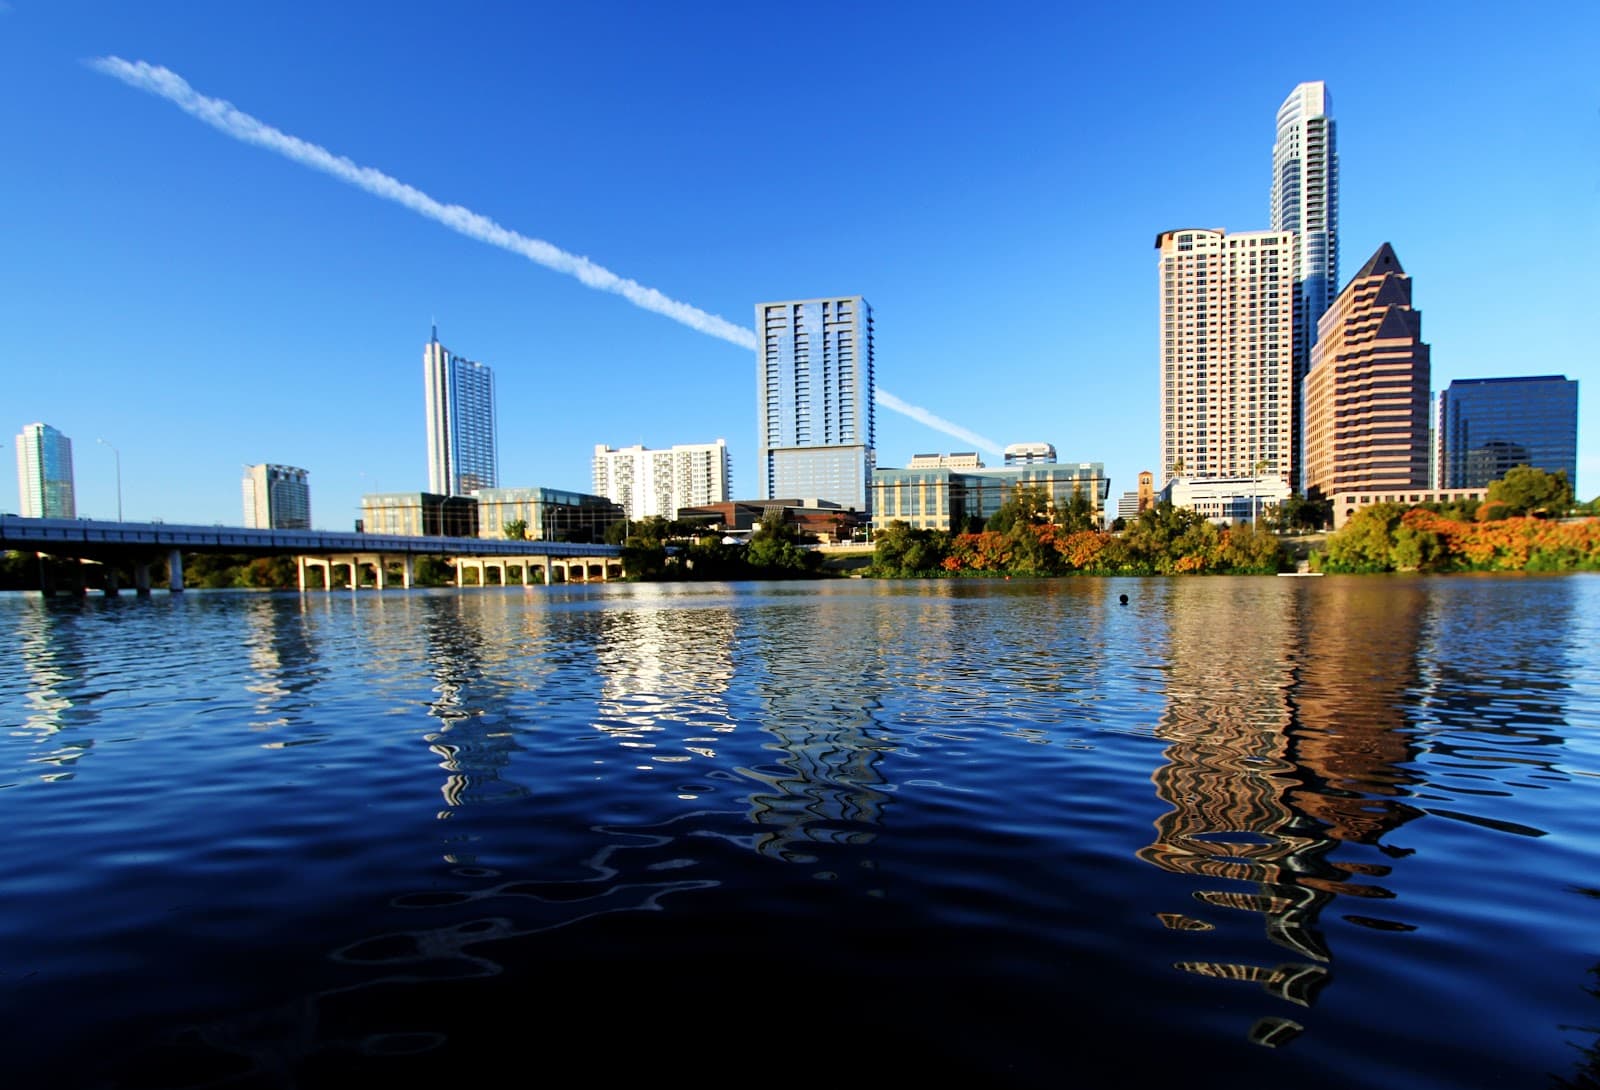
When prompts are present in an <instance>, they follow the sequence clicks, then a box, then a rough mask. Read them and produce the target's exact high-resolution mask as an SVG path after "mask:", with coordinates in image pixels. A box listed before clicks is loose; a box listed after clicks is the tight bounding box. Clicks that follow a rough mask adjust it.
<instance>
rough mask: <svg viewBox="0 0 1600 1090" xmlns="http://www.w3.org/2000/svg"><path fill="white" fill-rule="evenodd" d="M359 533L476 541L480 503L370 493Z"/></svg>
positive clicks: (363, 499) (427, 495)
mask: <svg viewBox="0 0 1600 1090" xmlns="http://www.w3.org/2000/svg"><path fill="white" fill-rule="evenodd" d="M356 529H357V530H359V531H362V532H365V533H369V534H399V535H401V536H403V537H477V536H478V502H477V501H476V500H475V499H473V498H472V497H471V496H445V495H441V494H440V493H437V492H370V493H368V494H367V495H365V496H362V497H361V521H360V523H359V524H358V525H357V526H356Z"/></svg>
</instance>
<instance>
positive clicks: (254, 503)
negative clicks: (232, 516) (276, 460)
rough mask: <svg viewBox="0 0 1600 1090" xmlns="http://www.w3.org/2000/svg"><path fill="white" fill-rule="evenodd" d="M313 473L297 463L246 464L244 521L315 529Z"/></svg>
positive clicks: (254, 524)
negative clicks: (286, 464)
mask: <svg viewBox="0 0 1600 1090" xmlns="http://www.w3.org/2000/svg"><path fill="white" fill-rule="evenodd" d="M309 476H310V475H309V474H308V473H306V471H305V470H303V469H300V468H298V467H296V466H280V465H273V464H272V463H270V462H263V463H261V464H260V465H253V466H245V467H244V481H243V483H242V486H241V487H242V491H243V493H244V524H245V526H246V528H248V529H254V530H309V529H311V486H310V484H309V483H307V478H308V477H309Z"/></svg>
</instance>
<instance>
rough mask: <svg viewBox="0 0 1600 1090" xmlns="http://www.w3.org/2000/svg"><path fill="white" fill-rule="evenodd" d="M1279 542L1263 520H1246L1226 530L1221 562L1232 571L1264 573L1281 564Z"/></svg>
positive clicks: (1281, 548)
mask: <svg viewBox="0 0 1600 1090" xmlns="http://www.w3.org/2000/svg"><path fill="white" fill-rule="evenodd" d="M1283 556H1284V551H1283V543H1282V542H1281V541H1279V540H1278V535H1277V534H1275V533H1273V532H1272V530H1271V529H1269V528H1268V527H1267V526H1266V524H1265V523H1262V522H1247V523H1244V524H1243V525H1240V526H1234V527H1232V528H1231V529H1229V530H1228V532H1227V535H1226V540H1225V541H1224V542H1223V545H1222V562H1223V564H1225V565H1226V566H1227V567H1228V568H1229V569H1230V570H1232V571H1236V572H1256V573H1259V574H1266V573H1268V572H1275V571H1278V570H1279V569H1281V568H1282V567H1283Z"/></svg>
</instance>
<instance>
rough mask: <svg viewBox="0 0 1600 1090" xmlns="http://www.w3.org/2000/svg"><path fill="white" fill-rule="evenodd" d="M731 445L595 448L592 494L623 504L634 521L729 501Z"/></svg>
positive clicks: (599, 446)
mask: <svg viewBox="0 0 1600 1090" xmlns="http://www.w3.org/2000/svg"><path fill="white" fill-rule="evenodd" d="M732 464H733V463H732V460H731V459H730V458H729V456H728V444H727V442H726V441H724V440H722V439H718V440H717V441H716V442H715V443H678V444H676V445H674V446H672V447H670V448H668V449H665V450H650V449H647V448H646V447H645V446H644V445H643V444H640V445H639V446H634V447H623V448H622V449H621V450H615V449H613V448H611V447H608V446H606V445H605V444H603V443H597V444H595V448H594V462H593V466H594V494H595V495H597V496H604V497H605V498H606V499H608V500H610V501H611V502H612V503H616V504H620V505H621V506H622V509H623V511H624V512H625V513H626V514H627V517H628V518H630V519H634V520H638V519H646V518H650V517H651V516H658V517H660V518H664V519H675V518H677V517H678V509H679V508H680V507H703V506H706V505H707V504H713V503H727V502H728V500H730V499H732V498H733V497H732V496H731V495H730V494H729V487H730V485H729V482H730V481H731V480H732V479H733V469H732Z"/></svg>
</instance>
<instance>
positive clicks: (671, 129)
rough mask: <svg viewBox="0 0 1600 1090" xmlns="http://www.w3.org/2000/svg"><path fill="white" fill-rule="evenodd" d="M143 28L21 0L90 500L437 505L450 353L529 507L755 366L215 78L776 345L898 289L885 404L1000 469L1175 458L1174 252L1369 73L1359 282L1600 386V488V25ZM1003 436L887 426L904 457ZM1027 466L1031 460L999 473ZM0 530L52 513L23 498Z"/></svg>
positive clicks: (283, 21) (51, 338)
mask: <svg viewBox="0 0 1600 1090" xmlns="http://www.w3.org/2000/svg"><path fill="white" fill-rule="evenodd" d="M1073 8H1074V6H1073V5H1068V4H1058V3H1039V4H1016V3H1004V2H1001V3H991V4H986V5H981V6H974V5H970V4H962V5H956V4H946V3H924V4H920V5H910V4H845V3H831V2H820V3H811V4H806V5H801V6H784V5H752V4H736V3H694V2H684V3H673V4H667V3H606V2H598V3H585V4H567V3H563V4H546V3H527V4H512V3H502V4H488V3H462V4H452V5H443V4H439V5H427V4H408V3H396V2H392V0H391V2H386V3H341V4H337V5H333V4H321V3H301V2H299V0H278V2H274V3H229V4H209V5H202V4H193V3H169V2H162V0H151V2H146V3H140V4H127V3H111V2H106V3H91V2H75V0H0V69H3V71H5V72H6V77H7V78H6V90H5V92H4V93H0V142H3V146H4V147H5V149H6V156H5V165H4V167H0V257H3V260H0V323H3V326H4V329H5V334H6V340H7V342H8V349H9V350H8V352H7V363H6V365H5V382H4V386H3V390H4V394H3V399H0V404H3V405H4V407H5V414H4V415H5V417H6V419H4V420H0V430H3V432H4V436H3V440H0V441H4V442H5V445H6V448H7V451H6V460H7V462H8V463H9V464H14V461H15V453H14V449H13V447H14V439H13V437H14V436H15V435H16V434H17V432H18V431H20V429H21V427H22V426H23V425H24V424H27V423H29V422H31V421H35V420H42V421H44V422H46V423H49V424H53V425H54V426H56V427H57V428H60V429H61V430H62V431H63V432H65V433H66V434H67V435H68V436H70V437H71V438H72V440H73V443H74V455H75V459H74V460H75V466H76V476H77V485H78V511H79V514H80V515H86V516H92V517H101V518H114V517H115V516H116V509H117V495H116V468H117V466H116V455H114V454H113V453H112V450H111V449H109V448H108V447H107V446H102V445H99V444H97V442H96V440H97V439H99V438H103V439H104V440H105V441H106V442H107V443H108V444H111V446H113V447H115V449H116V450H117V451H119V452H120V461H121V475H122V501H123V508H124V513H125V517H126V518H128V519H130V520H134V519H138V520H143V519H149V518H163V519H165V520H166V521H168V522H192V523H200V524H209V523H213V522H222V523H227V524H230V525H236V524H238V523H239V522H240V521H241V520H242V513H241V506H240V493H239V479H240V475H241V472H240V471H241V467H242V466H243V465H244V464H246V463H251V462H260V461H273V462H286V463H289V464H292V465H298V466H302V467H304V468H306V469H307V470H309V471H310V481H311V489H312V512H313V521H314V523H315V524H316V525H318V526H321V527H326V528H330V529H344V528H348V527H349V526H350V525H351V520H352V519H353V518H354V517H355V516H356V513H357V511H356V509H357V507H358V504H359V497H360V495H361V493H363V492H368V491H376V490H385V491H398V490H402V489H407V490H409V489H420V488H423V487H425V486H426V481H427V468H426V454H425V434H424V430H423V387H422V348H423V344H424V342H425V341H426V339H427V336H428V330H429V326H430V323H431V322H433V321H435V320H436V321H437V322H438V324H439V331H440V339H441V340H443V341H444V343H445V344H446V345H447V346H449V347H450V349H451V350H452V351H455V352H457V353H460V354H462V355H465V356H467V357H469V358H472V359H477V360H481V361H482V362H484V363H487V364H489V365H490V366H492V367H493V368H494V370H495V375H496V381H497V387H498V396H499V432H500V460H501V483H502V484H504V485H507V486H549V487H557V488H567V489H577V490H580V491H587V490H588V489H589V488H590V472H589V462H590V457H591V454H592V451H593V447H594V445H595V444H596V443H607V444H610V445H612V446H624V445H629V444H633V443H641V442H642V443H644V444H645V445H647V446H669V445H671V444H673V443H698V442H709V441H712V440H715V439H717V438H723V439H726V440H727V442H728V444H729V447H730V449H731V451H732V455H733V472H734V492H735V494H736V495H738V496H740V497H746V496H753V495H755V494H756V491H757V479H756V474H755V465H754V460H755V453H756V452H755V444H756V421H755V358H754V353H753V352H752V351H750V350H748V349H745V348H740V347H738V346H736V345H734V344H731V343H729V342H728V341H726V340H721V339H717V338H715V337H712V336H708V335H706V334H704V333H701V332H697V331H695V330H694V329H691V328H688V327H686V326H684V325H682V324H679V323H677V322H674V321H671V320H669V319H667V318H665V317H662V316H661V315H659V314H655V313H651V312H649V311H646V310H643V309H640V308H638V307H635V306H633V305H631V304H630V303H629V302H627V301H626V300H624V299H622V298H620V297H619V296H617V295H614V294H609V293H605V292H601V291H596V290H594V289H592V288H590V287H587V286H585V285H584V284H582V283H580V282H579V281H578V280H576V279H574V278H572V277H570V276H567V275H563V274H561V273H559V272H556V271H552V270H551V269H548V268H545V267H542V266H540V265H538V264H535V263H533V262H530V261H529V260H527V259H526V258H524V257H521V256H517V255H515V254H512V253H508V252H505V251H504V250H501V249H497V248H495V247H492V246H489V245H486V244H484V243H483V242H480V241H476V240H474V239H471V238H467V237H463V236H462V235H461V234H458V233H455V232H452V231H451V230H449V229H447V228H446V227H444V226H441V225H440V224H439V223H436V222H433V221H431V220H429V219H427V218H424V217H423V216H420V215H418V214H417V213H416V212H414V211H411V210H409V209H407V208H403V207H400V206H399V205H396V204H394V203H390V202H386V201H384V200H381V199H379V198H377V197H375V196H372V195H370V194H369V193H366V192H363V191H362V190H360V189H358V188H356V187H354V186H351V185H348V184H345V183H343V182H340V181H338V180H336V179H334V178H332V177H329V176H328V175H326V174H322V173H318V172H316V171H313V170H310V169H308V168H306V167H305V166H303V165H300V164H298V163H295V162H292V161H290V160H288V159H286V158H283V157H282V156H280V155H277V154H274V153H272V152H271V151H268V150H264V149H262V148H260V147H254V146H249V145H247V144H244V143H240V142H238V141H235V140H232V139H229V138H228V137H227V136H225V135H223V134H222V133H220V132H218V131H216V130H215V129H213V128H211V127H208V126H207V125H205V124H203V123H201V122H200V121H197V120H196V119H195V118H193V117H191V116H189V115H188V114H186V113H184V112H182V111H181V110H179V109H178V108H177V107H175V106H174V105H172V104H171V103H169V102H167V101H164V100H162V99H160V98H158V97H155V96H154V95H151V94H147V93H145V92H143V91H140V90H136V89H134V88H133V87H130V86H128V85H126V84H124V83H122V82H119V81H118V80H117V79H114V78H111V77H110V76H108V75H106V74H103V73H102V72H99V71H96V70H95V69H94V68H93V67H91V66H90V65H88V64H87V63H86V62H88V61H90V60H92V59H94V58H98V57H106V56H116V57H121V58H124V59H126V60H128V61H145V62H148V63H149V64H152V65H159V66H164V67H165V68H168V69H170V70H172V71H173V72H175V73H177V74H178V75H180V76H182V77H183V79H185V80H186V81H188V83H189V84H190V85H192V87H193V88H194V89H195V91H197V92H199V93H200V94H202V95H206V96H211V97H214V98H219V99H225V100H227V101H228V102H231V103H232V104H233V105H234V106H235V107H236V108H237V109H239V110H241V111H244V112H245V113H247V114H250V115H252V116H253V117H255V118H258V119H259V120H261V121H262V122H264V123H266V124H268V125H271V126H273V127H275V128H277V129H279V130H281V131H283V132H285V133H288V134H291V135H293V136H296V137H298V138H300V139H302V140H305V141H308V142H310V143H313V144H316V145H320V146H321V147H323V148H326V149H328V150H329V151H330V152H332V153H334V154H336V155H341V156H345V157H348V158H349V159H351V160H353V161H354V162H355V163H357V164H360V165H362V166H367V167H371V168H374V169H376V170H378V171H381V172H383V173H384V174H387V175H389V176H391V177H393V178H395V179H398V180H399V181H401V182H404V183H407V184H409V185H411V186H413V187H415V188H416V189H418V190H421V191H422V192H424V193H426V194H428V195H429V196H431V197H433V198H435V199H436V200H438V201H441V202H443V203H446V204H459V205H462V206H464V207H465V208H467V209H470V210H472V211H473V212H476V213H478V214H480V215H482V216H485V217H487V218H489V219H491V220H493V221H495V222H496V223H498V224H500V225H502V226H503V227H505V228H508V229H510V230H512V231H516V232H518V233H520V234H522V235H524V236H528V237H531V238H536V239H542V240H544V241H547V242H549V243H551V244H552V245H554V246H556V247H559V248H560V249H562V250H564V251H567V252H569V253H572V254H578V255H582V256H585V257H587V258H589V259H590V260H591V261H593V262H596V263H598V264H599V265H601V266H604V267H605V268H606V269H609V270H611V271H612V272H614V273H616V274H618V275H619V276H622V277H627V278H631V279H633V280H636V281H638V282H639V283H640V284H643V285H645V286H647V287H650V288H654V289H656V290H658V291H660V292H662V293H663V294H665V295H666V296H668V297H670V298H672V299H675V300H679V301H682V302H684V303H688V304H690V305H692V306H694V307H697V308H699V309H701V310H704V311H706V312H708V313H710V314H713V315H718V316H720V317H722V318H724V319H726V320H728V321H729V322H732V323H735V324H737V325H740V326H750V325H752V324H753V321H754V309H755V305H756V303H758V302H761V301H764V300H775V299H786V298H811V297H816V296H822V295H835V294H837V295H849V294H861V295H864V296H866V298H867V300H868V301H869V302H870V303H871V304H872V307H873V310H874V316H875V320H876V348H877V357H876V359H877V376H878V383H879V386H880V388H881V389H883V390H887V391H889V392H891V393H892V394H893V395H895V396H896V397H898V398H900V399H901V400H902V401H905V402H909V403H911V404H913V405H916V406H920V407H921V408H923V409H925V410H926V411H927V412H929V413H932V414H934V415H936V416H937V417H940V418H942V419H944V420H947V421H950V422H952V423H954V424H956V425H958V426H959V427H960V428H963V429H965V430H967V431H969V432H972V433H976V434H978V435H981V436H984V437H986V438H989V439H992V440H993V441H995V442H997V443H999V444H1002V445H1003V444H1006V443H1012V442H1023V441H1038V440H1043V441H1046V442H1051V443H1054V444H1055V446H1056V448H1057V450H1058V452H1059V454H1060V457H1061V459H1062V460H1063V461H1074V462H1076V461H1093V462H1103V463H1105V466H1106V469H1107V472H1108V473H1109V475H1110V477H1111V480H1112V492H1113V495H1114V496H1115V494H1117V493H1120V492H1122V491H1124V490H1127V489H1131V488H1133V487H1134V485H1135V477H1136V474H1137V473H1138V472H1139V471H1140V470H1142V469H1151V470H1155V469H1156V468H1157V467H1156V465H1155V461H1156V459H1157V430H1156V405H1157V378H1156V344H1157V329H1156V305H1157V299H1156V260H1155V257H1156V255H1155V251H1154V249H1153V243H1154V239H1155V236H1156V234H1157V232H1159V231H1161V230H1164V229H1168V228H1174V227H1185V226H1193V227H1221V228H1226V229H1228V230H1230V231H1236V230H1251V229H1262V228H1265V227H1266V226H1267V194H1268V185H1269V182H1270V163H1271V148H1272V138H1273V127H1274V114H1275V112H1276V110H1277V107H1278V104H1279V103H1280V102H1281V101H1282V99H1283V97H1284V96H1285V95H1286V94H1287V93H1288V92H1289V91H1290V90H1291V89H1292V88H1293V87H1294V85H1295V84H1296V83H1299V82H1301V81H1303V80H1315V79H1321V80H1325V81H1326V82H1327V84H1328V88H1329V91H1330V93H1331V95H1332V98H1333V107H1334V116H1335V118H1336V120H1337V123H1338V142H1339V153H1340V159H1341V194H1340V201H1341V203H1340V215H1341V247H1342V251H1343V260H1342V264H1341V270H1340V271H1341V276H1342V277H1345V278H1347V277H1348V276H1349V275H1350V274H1351V273H1353V272H1354V271H1355V270H1356V269H1357V268H1359V267H1360V265H1361V264H1362V263H1363V262H1364V261H1365V260H1366V258H1367V257H1368V256H1370V254H1371V253H1372V252H1373V251H1374V250H1375V249H1376V248H1377V247H1378V246H1379V245H1380V244H1381V243H1383V242H1386V241H1387V242H1390V243H1392V244H1393V246H1394V247H1395V250H1396V252H1397V254H1398V255H1399V257H1400V260H1401V263H1402V264H1403V265H1404V266H1405V268H1406V270H1407V271H1408V272H1409V273H1410V274H1411V275H1412V278H1413V283H1414V301H1415V303H1416V305H1417V307H1418V308H1419V309H1420V310H1421V312H1422V321H1423V334H1424V338H1425V339H1426V340H1427V341H1428V343H1429V344H1431V345H1432V350H1433V384H1434V388H1435V389H1436V390H1437V389H1440V388H1442V387H1443V386H1445V385H1447V384H1448V383H1449V382H1450V380H1452V379H1456V378H1478V377H1489V376H1499V375H1534V374H1565V375H1566V376H1567V377H1568V378H1575V379H1578V380H1579V382H1580V387H1579V471H1578V478H1579V479H1578V491H1579V493H1580V495H1581V496H1583V497H1586V498H1587V497H1590V496H1593V495H1595V494H1596V493H1597V492H1600V429H1597V428H1596V426H1595V424H1594V422H1593V414H1592V413H1591V411H1590V409H1589V406H1590V405H1591V404H1592V402H1593V398H1594V396H1595V393H1596V388H1597V385H1600V347H1597V342H1596V339H1595V337H1594V334H1593V330H1592V325H1593V322H1594V320H1595V318H1596V316H1597V315H1600V305H1597V303H1596V296H1597V290H1596V289H1597V288H1600V274H1597V272H1596V268H1595V263H1594V255H1595V252H1596V244H1597V242H1600V231H1597V226H1600V78H1597V76H1596V72H1597V71H1600V67H1597V61H1596V60H1595V58H1596V56H1597V55H1600V5H1597V4H1594V3H1590V2H1574V3H1568V4H1546V5H1531V6H1530V5H1505V4H1498V3H1497V4H1487V3H1459V2H1458V3H1440V4H1433V3H1424V4H1408V5H1402V6H1398V7H1394V8H1386V9H1385V10H1384V11H1383V12H1382V13H1381V14H1373V13H1368V14H1367V15H1364V16H1361V17H1359V18H1352V19H1350V20H1349V21H1348V22H1347V23H1344V24H1340V23H1337V22H1332V23H1331V25H1326V26H1324V25H1321V23H1320V21H1319V20H1317V19H1316V18H1314V15H1315V14H1316V13H1318V12H1320V13H1322V14H1324V15H1325V16H1326V17H1327V19H1329V20H1335V19H1336V18H1337V12H1336V11H1335V10H1334V9H1330V8H1328V7H1327V6H1326V5H1322V6H1320V7H1317V8H1316V9H1315V10H1313V9H1312V8H1307V7H1298V8H1297V7H1294V6H1288V5H1265V4H1261V5H1230V4H1203V5H1197V4H1181V5H1177V4H1175V5H1163V4H1159V3H1152V4H1145V5H1096V6H1093V7H1092V8H1088V9H1086V10H1085V11H1083V12H1078V11H1075V10H1073ZM965 449H972V444H971V443H968V442H964V441H962V440H961V439H959V438H956V437H954V436H951V435H949V434H946V433H944V432H941V431H939V430H937V429H935V428H933V427H930V426H928V425H927V424H925V423H921V422H918V421H916V420H914V419H911V418H910V417H908V416H906V415H904V414H901V413H896V412H891V411H888V410H885V409H881V408H880V410H879V414H878V450H879V456H878V458H879V463H880V464H881V465H890V466H893V465H903V464H904V463H905V461H906V459H908V458H909V457H910V456H911V455H912V454H915V453H919V452H932V451H951V450H965ZM989 461H990V464H995V463H996V462H997V461H998V460H997V459H993V458H991V459H989ZM0 482H3V483H0V510H10V511H15V510H16V509H17V493H16V482H15V475H14V473H12V472H10V471H9V470H8V471H7V472H6V473H4V474H0Z"/></svg>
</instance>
